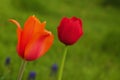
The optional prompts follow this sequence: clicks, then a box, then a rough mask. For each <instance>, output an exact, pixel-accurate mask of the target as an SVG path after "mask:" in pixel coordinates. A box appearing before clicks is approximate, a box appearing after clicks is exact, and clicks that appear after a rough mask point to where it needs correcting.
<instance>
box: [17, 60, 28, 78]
mask: <svg viewBox="0 0 120 80" xmlns="http://www.w3.org/2000/svg"><path fill="white" fill-rule="evenodd" d="M26 63H27V61H25V60H23V61H22V64H21V67H20V70H19V74H18V79H17V80H21V79H22V76H23V72H24V70H25V66H26Z"/></svg>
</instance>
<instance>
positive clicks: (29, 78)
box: [28, 71, 36, 80]
mask: <svg viewBox="0 0 120 80" xmlns="http://www.w3.org/2000/svg"><path fill="white" fill-rule="evenodd" d="M35 78H36V72H34V71H31V72H30V73H29V76H28V80H35Z"/></svg>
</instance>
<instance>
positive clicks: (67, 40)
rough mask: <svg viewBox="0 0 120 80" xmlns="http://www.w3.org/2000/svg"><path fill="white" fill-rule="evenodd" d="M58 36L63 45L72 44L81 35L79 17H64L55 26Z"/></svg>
mask: <svg viewBox="0 0 120 80" xmlns="http://www.w3.org/2000/svg"><path fill="white" fill-rule="evenodd" d="M57 30H58V38H59V40H60V41H61V42H62V43H64V44H65V45H73V44H74V43H76V42H77V41H78V39H79V38H80V37H81V36H82V34H83V30H82V21H81V19H79V18H76V17H72V18H70V19H69V18H67V17H64V18H63V19H62V20H61V22H60V25H59V26H58V28H57Z"/></svg>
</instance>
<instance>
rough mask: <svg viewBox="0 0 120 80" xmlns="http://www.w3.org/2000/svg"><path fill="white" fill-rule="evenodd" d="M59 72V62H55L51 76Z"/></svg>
mask: <svg viewBox="0 0 120 80" xmlns="http://www.w3.org/2000/svg"><path fill="white" fill-rule="evenodd" d="M57 72H58V65H57V64H53V65H52V67H51V73H50V76H56V75H57Z"/></svg>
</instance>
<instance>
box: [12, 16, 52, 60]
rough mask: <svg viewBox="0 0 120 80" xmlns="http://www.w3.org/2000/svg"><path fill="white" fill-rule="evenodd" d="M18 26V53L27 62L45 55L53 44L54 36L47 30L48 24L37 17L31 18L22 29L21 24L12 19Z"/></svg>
mask: <svg viewBox="0 0 120 80" xmlns="http://www.w3.org/2000/svg"><path fill="white" fill-rule="evenodd" d="M10 21H11V22H12V23H14V24H16V25H17V37H18V44H17V52H18V55H19V56H20V57H21V58H23V59H25V60H27V61H32V60H36V59H38V58H39V57H41V56H42V55H44V54H45V53H46V52H47V51H48V49H49V48H50V47H51V45H52V43H53V34H52V33H51V32H49V31H47V30H46V29H45V24H46V22H43V23H41V22H40V21H39V20H38V19H37V18H36V17H35V16H30V17H29V18H28V20H27V21H26V22H25V24H24V28H23V29H21V26H20V24H19V23H18V22H17V21H15V20H13V19H10Z"/></svg>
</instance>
